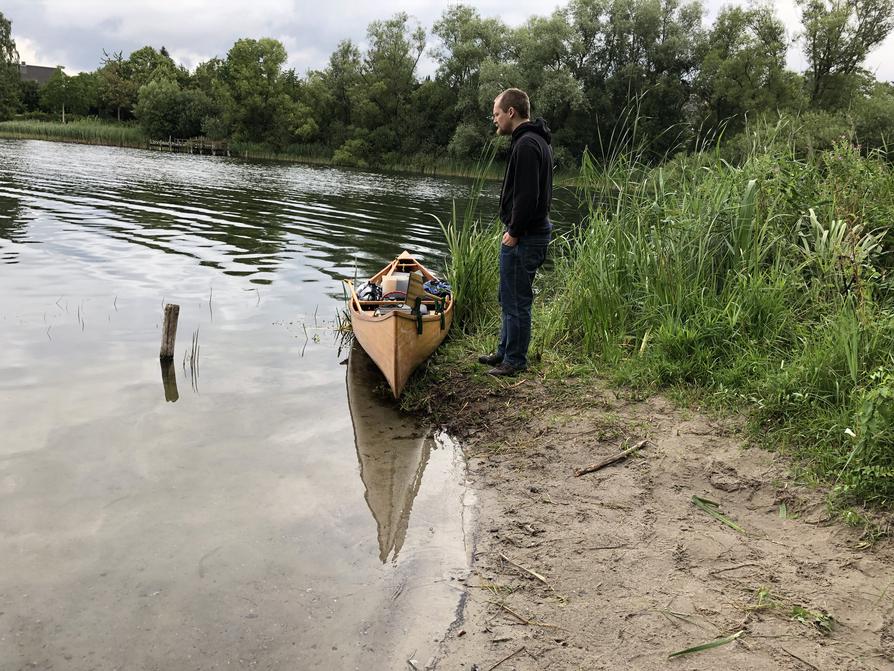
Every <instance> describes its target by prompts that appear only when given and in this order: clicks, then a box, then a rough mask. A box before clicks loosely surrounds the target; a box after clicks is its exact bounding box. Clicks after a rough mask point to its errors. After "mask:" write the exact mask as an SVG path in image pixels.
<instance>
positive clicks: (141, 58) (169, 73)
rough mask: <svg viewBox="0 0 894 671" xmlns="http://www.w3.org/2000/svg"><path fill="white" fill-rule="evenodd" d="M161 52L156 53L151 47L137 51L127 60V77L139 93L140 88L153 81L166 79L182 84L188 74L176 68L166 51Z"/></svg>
mask: <svg viewBox="0 0 894 671" xmlns="http://www.w3.org/2000/svg"><path fill="white" fill-rule="evenodd" d="M162 49H163V52H161V51H156V50H155V49H153V48H152V47H148V46H147V47H143V48H142V49H137V50H136V51H134V52H133V53H131V54H130V56H128V58H127V65H128V67H127V72H128V77H129V78H130V80H131V81H132V82H133V85H134V86H135V87H136V89H137V91H139V89H140V87H141V86H143V85H145V84H148V83H149V82H150V81H152V80H153V79H168V80H170V81H174V82H177V83H178V84H181V85H182V84H184V83H185V82H186V80H187V79H188V77H189V73H187V72H185V71H184V70H183V69H182V68H178V67H177V64H176V63H174V60H173V59H172V58H171V57H170V56H169V55H168V53H167V49H165V48H164V47H162Z"/></svg>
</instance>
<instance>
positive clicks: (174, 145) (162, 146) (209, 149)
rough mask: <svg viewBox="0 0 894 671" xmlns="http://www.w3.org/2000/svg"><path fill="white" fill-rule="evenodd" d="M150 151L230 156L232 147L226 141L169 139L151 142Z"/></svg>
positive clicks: (201, 138) (202, 138) (195, 138)
mask: <svg viewBox="0 0 894 671" xmlns="http://www.w3.org/2000/svg"><path fill="white" fill-rule="evenodd" d="M149 149H152V150H153V151H170V152H177V153H180V154H210V155H211V156H229V155H230V145H229V143H227V142H226V141H224V140H209V139H207V138H204V137H194V138H189V139H187V140H182V139H178V138H168V139H167V140H149Z"/></svg>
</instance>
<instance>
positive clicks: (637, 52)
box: [0, 0, 894, 169]
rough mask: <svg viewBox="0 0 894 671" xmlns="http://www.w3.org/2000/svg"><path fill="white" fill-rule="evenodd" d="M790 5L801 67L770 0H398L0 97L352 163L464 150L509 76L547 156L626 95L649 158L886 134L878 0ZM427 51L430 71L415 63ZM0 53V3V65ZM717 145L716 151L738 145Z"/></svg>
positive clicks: (561, 150)
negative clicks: (184, 56)
mask: <svg viewBox="0 0 894 671" xmlns="http://www.w3.org/2000/svg"><path fill="white" fill-rule="evenodd" d="M799 5H800V7H801V11H802V30H800V31H799V32H798V35H797V39H798V40H800V44H801V47H802V49H803V51H804V53H805V55H806V57H807V60H808V67H807V69H806V71H805V72H804V73H796V72H792V71H790V70H788V69H787V68H786V65H785V63H786V55H787V52H788V49H789V48H790V45H791V43H792V36H791V35H787V34H786V31H785V28H784V26H783V24H782V23H781V21H780V19H779V18H778V17H777V16H776V14H775V12H774V10H773V7H772V5H769V4H763V5H761V4H756V5H749V6H748V7H747V8H745V7H732V6H730V7H726V8H724V9H722V10H721V11H720V12H719V14H718V15H717V16H716V18H715V19H714V21H713V23H712V24H711V25H709V26H708V25H705V22H704V19H703V17H704V10H703V8H702V6H701V4H699V2H698V1H697V0H569V2H568V4H567V5H566V6H564V7H560V8H559V9H557V10H555V11H554V12H553V13H552V14H550V15H549V16H545V17H543V16H534V17H531V18H530V19H529V20H528V21H527V22H525V23H524V24H523V25H520V26H517V27H511V26H508V25H506V24H504V23H503V22H502V21H501V20H500V19H498V18H488V17H482V16H481V15H480V14H479V12H478V11H477V10H476V9H474V8H473V7H471V6H468V5H453V6H450V7H448V8H447V9H445V10H444V12H443V14H442V15H441V16H440V18H439V19H438V20H437V21H435V23H434V25H433V26H432V27H431V30H430V32H429V33H427V31H426V29H425V28H423V27H422V26H420V25H418V24H417V23H416V22H414V20H412V19H411V18H410V17H409V16H408V15H407V14H406V13H398V14H396V15H394V16H393V17H391V18H389V19H385V20H379V21H373V22H372V23H370V25H369V27H368V30H367V35H366V48H365V50H361V49H360V48H359V47H358V46H357V45H356V44H355V43H353V42H352V41H350V40H345V41H343V42H342V43H341V44H339V45H338V47H337V48H336V49H335V51H334V52H333V53H332V55H331V57H330V59H329V62H328V64H327V65H326V66H325V67H323V68H322V69H320V70H316V71H310V72H307V73H306V74H305V75H304V76H299V75H298V74H296V73H295V72H294V71H293V70H290V69H288V68H287V66H286V63H287V60H288V55H287V53H286V50H285V48H284V47H283V45H282V44H281V43H280V42H279V41H277V40H274V39H270V38H262V39H240V40H238V41H237V42H236V43H235V44H234V45H233V47H232V48H231V49H230V50H229V52H228V53H227V54H226V55H225V57H223V58H213V59H211V60H209V61H207V62H204V63H201V64H200V65H198V66H197V67H196V69H195V71H194V72H189V71H187V70H186V69H185V68H183V67H181V66H178V65H177V64H176V63H175V62H174V61H173V60H172V59H171V57H170V55H169V54H168V53H167V51H166V50H165V49H164V47H162V48H161V49H160V50H156V49H154V48H152V47H148V46H147V47H143V48H142V49H139V50H137V51H134V52H133V53H131V54H130V55H129V56H127V57H125V56H124V55H123V54H122V53H121V52H113V53H111V54H109V53H106V52H103V58H102V64H101V66H100V67H99V68H98V69H97V70H96V71H95V72H91V73H82V74H80V75H78V76H76V77H67V76H65V75H64V74H62V73H61V71H60V73H59V74H58V76H57V77H54V79H53V81H52V82H51V83H50V85H48V86H46V87H45V89H44V90H43V91H41V92H40V93H39V94H37V93H36V91H35V90H34V87H33V86H25V85H21V86H18V87H17V90H16V91H12V93H14V94H15V95H12V93H10V94H7V95H2V94H3V91H4V90H10V91H11V89H10V87H12V88H13V89H16V86H15V85H14V82H13V83H10V81H7V80H8V78H7V79H6V80H4V79H3V77H2V76H0V100H3V101H4V102H5V108H6V114H7V115H8V114H9V113H10V111H11V110H12V108H13V107H16V106H17V107H18V110H19V111H20V113H24V114H26V115H32V116H33V115H38V114H39V113H41V112H42V113H44V114H51V115H57V118H60V119H61V117H62V114H63V110H64V111H65V113H66V114H67V115H69V116H72V115H74V116H84V115H92V116H98V117H100V118H107V119H116V120H119V121H128V120H134V119H136V120H137V121H138V122H139V123H140V125H141V126H142V127H143V130H144V131H145V133H146V134H147V135H149V136H150V137H161V138H165V137H168V136H175V137H178V136H179V137H182V136H191V135H198V134H204V135H207V136H209V137H212V138H214V139H223V138H227V139H230V140H231V141H232V142H233V143H235V144H236V145H241V146H251V147H253V148H254V150H261V151H264V152H269V153H271V154H272V153H291V154H298V155H305V156H312V157H315V158H318V159H328V160H333V161H335V162H337V163H342V164H348V165H355V166H361V167H363V166H371V165H395V164H402V165H419V166H424V165H426V164H432V163H438V162H443V161H445V160H446V161H470V160H472V161H474V160H475V159H476V158H477V157H478V156H479V155H480V153H481V151H482V149H483V148H484V147H485V145H486V143H487V141H488V138H489V137H490V136H492V135H493V127H492V124H491V123H490V121H489V119H488V115H489V112H490V109H491V105H492V101H493V97H494V96H495V94H497V93H498V92H499V91H501V90H502V89H503V88H506V87H508V86H518V87H521V88H523V89H525V90H527V91H528V92H529V93H530V94H531V98H532V100H533V102H534V113H535V114H536V115H540V116H544V117H545V118H546V119H547V120H548V122H549V124H550V126H551V127H552V128H553V131H554V148H555V151H556V160H557V163H558V165H559V167H560V169H562V168H564V169H576V167H577V165H578V164H579V161H580V158H581V157H582V156H583V155H584V152H585V150H586V148H587V147H588V146H589V147H591V148H592V147H595V146H596V145H597V143H598V141H599V138H600V137H608V136H609V135H610V134H611V132H612V130H613V129H615V128H618V127H619V126H620V125H621V124H622V123H623V118H622V115H623V110H625V109H626V108H627V107H628V105H629V103H630V102H631V101H634V100H635V101H637V105H638V110H637V118H638V127H637V137H638V138H640V140H641V141H642V143H643V144H642V146H643V148H644V150H645V153H644V154H643V157H644V158H645V159H646V160H648V161H649V162H655V161H656V160H661V159H663V158H665V157H666V156H667V155H668V154H669V153H670V152H671V150H673V151H677V150H680V149H683V150H689V151H691V150H693V149H697V148H698V147H697V146H696V143H697V142H701V143H705V142H709V143H713V142H715V141H716V140H717V139H718V138H719V137H722V136H725V137H726V138H727V140H728V139H729V138H730V136H733V135H737V134H741V131H742V129H743V128H744V127H745V124H746V121H747V120H748V119H755V118H764V119H770V120H772V119H774V118H778V116H779V115H780V114H798V115H800V118H801V119H802V121H803V123H802V124H801V125H800V131H799V135H798V136H797V138H796V140H797V143H796V149H797V151H798V152H799V155H803V154H805V153H809V152H811V151H816V150H825V149H828V148H830V147H831V146H832V144H833V142H834V141H836V140H837V139H838V138H839V137H840V136H841V135H842V134H845V135H849V136H850V137H852V138H855V139H856V140H857V142H859V143H860V144H861V145H862V147H863V149H864V150H868V149H871V148H877V147H882V146H885V144H886V142H887V140H888V139H889V138H890V133H891V130H892V126H894V121H892V119H894V114H892V112H894V90H892V87H891V86H890V85H889V84H885V83H878V82H875V81H874V78H873V76H872V75H871V74H870V73H868V72H867V71H865V70H864V69H863V63H864V62H865V59H866V57H867V55H868V54H869V53H870V52H871V50H872V49H873V48H875V47H876V46H878V45H879V44H880V43H881V41H882V40H883V39H884V38H885V37H886V36H887V35H888V34H889V33H890V31H891V29H892V25H894V0H799ZM426 52H427V53H428V54H429V55H430V56H431V57H432V58H433V59H434V60H435V62H436V65H437V70H436V72H435V74H434V76H433V77H426V78H421V77H420V74H419V68H418V65H419V61H420V58H421V57H422V56H423V54H425V53H426ZM16 60H17V57H16V56H15V45H14V44H13V43H12V42H11V38H10V37H9V22H8V21H6V20H5V19H2V17H0V66H3V64H4V63H5V64H7V65H8V64H11V63H15V62H16ZM5 72H6V74H9V72H12V70H10V69H9V68H8V67H7V69H6V70H5ZM2 74H3V73H0V75H2ZM3 87H6V89H4V88H3ZM3 113H4V107H3V106H2V105H0V114H3ZM724 146H726V147H727V148H728V151H729V152H730V154H729V156H730V157H731V158H737V157H740V156H742V155H743V152H744V151H745V150H746V149H747V147H744V146H742V144H741V141H740V142H739V143H736V142H729V141H727V142H725V143H724Z"/></svg>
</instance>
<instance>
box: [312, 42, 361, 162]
mask: <svg viewBox="0 0 894 671" xmlns="http://www.w3.org/2000/svg"><path fill="white" fill-rule="evenodd" d="M361 68H362V58H361V55H360V50H359V49H358V48H357V46H356V45H355V44H354V43H353V42H351V41H350V40H344V41H342V42H341V43H339V45H338V47H337V48H336V49H335V51H334V52H333V53H332V55H331V56H330V57H329V64H328V65H327V66H326V68H325V69H323V70H322V71H312V72H310V73H308V76H307V81H306V82H305V85H304V87H303V88H302V90H301V94H300V96H299V98H300V101H301V104H302V105H303V106H304V108H305V109H307V110H310V113H311V116H312V118H313V121H314V123H315V124H316V126H317V136H318V137H325V138H327V141H328V143H329V145H330V146H333V147H339V146H341V145H342V144H343V143H344V142H345V141H346V140H347V139H348V138H349V136H350V134H351V129H352V126H353V121H354V117H355V111H354V105H353V104H352V96H353V95H354V91H355V90H356V89H357V87H359V86H360V84H361V78H362V75H361Z"/></svg>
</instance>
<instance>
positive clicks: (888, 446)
mask: <svg viewBox="0 0 894 671" xmlns="http://www.w3.org/2000/svg"><path fill="white" fill-rule="evenodd" d="M755 135H756V137H755V139H754V142H753V144H752V145H751V148H750V150H749V152H748V153H747V155H745V157H744V158H743V160H742V161H741V163H739V164H737V165H733V164H730V163H729V162H727V161H725V160H723V159H722V158H721V154H720V153H719V152H718V151H717V150H716V148H715V149H711V150H707V149H702V150H699V151H696V152H694V153H690V154H685V155H680V156H678V157H676V158H674V159H672V160H669V161H666V162H664V163H663V164H661V165H660V166H657V167H654V166H653V165H651V164H649V163H647V162H646V161H645V160H644V159H643V157H642V155H641V154H640V153H638V151H637V148H636V143H635V133H633V132H631V133H626V134H625V133H623V132H621V133H619V134H618V135H617V136H616V138H617V141H618V142H620V144H621V146H620V147H615V148H611V149H609V150H608V151H605V150H604V151H603V156H602V158H601V160H597V159H594V158H593V157H592V156H589V155H587V156H585V157H584V161H583V165H582V169H581V177H580V181H579V184H580V195H581V198H582V200H583V201H584V202H585V203H586V204H587V206H588V208H589V215H588V216H587V218H586V220H585V221H584V222H583V223H582V225H581V226H580V227H578V228H576V229H575V230H574V231H572V232H571V233H569V234H568V235H567V236H565V237H564V238H562V239H560V240H559V241H557V244H556V245H555V246H554V251H553V256H554V258H555V273H554V275H553V277H552V282H551V284H550V300H549V301H547V302H546V304H545V305H544V307H543V308H542V309H541V310H540V312H539V314H538V315H537V317H536V318H535V325H536V326H537V327H538V328H537V333H536V335H535V347H537V348H540V349H547V348H549V349H564V350H565V351H566V352H569V353H573V356H584V357H597V358H601V359H602V360H604V361H607V362H612V363H615V364H617V368H616V370H618V371H620V372H621V374H622V375H623V376H624V378H625V379H626V380H627V381H628V382H634V383H637V384H650V385H658V386H661V385H681V384H694V385H698V386H701V387H704V388H707V389H710V390H712V391H713V392H714V393H715V394H717V395H719V397H720V398H722V399H725V400H726V401H728V402H733V403H745V404H747V405H748V406H749V407H750V408H752V410H753V415H752V416H753V418H754V420H755V422H756V426H760V427H761V430H760V433H761V435H763V436H766V435H767V430H768V429H770V430H771V431H770V434H771V435H772V436H773V439H774V440H776V441H777V442H778V443H786V444H789V445H790V446H791V447H792V449H793V451H794V453H796V454H797V455H799V456H800V457H801V458H802V459H803V461H804V463H805V464H807V465H808V467H809V468H810V469H811V470H812V471H813V472H814V473H816V474H817V475H818V476H819V477H821V478H832V477H833V476H834V479H836V480H837V481H838V483H839V485H838V486H839V490H840V491H841V492H846V493H847V494H849V495H853V496H855V497H856V498H857V499H859V500H862V501H867V500H874V501H894V477H892V474H894V444H892V443H891V436H892V435H894V424H885V422H894V418H892V417H891V415H890V414H889V415H886V414H884V413H878V412H876V413H875V414H873V415H872V417H873V421H872V422H869V421H868V420H865V421H863V420H861V419H860V418H861V414H860V413H861V410H860V408H861V407H864V406H866V407H868V406H869V405H872V404H873V403H874V404H875V405H872V407H877V406H879V405H880V403H881V401H879V400H877V399H884V398H887V396H886V394H887V393H888V392H887V391H885V390H886V389H888V387H887V386H885V385H890V384H891V383H890V380H891V378H890V376H887V377H886V376H885V375H884V374H883V373H882V372H880V371H884V370H890V367H891V366H892V365H894V354H892V352H894V317H892V315H894V290H892V283H891V260H890V257H891V251H892V246H891V240H892V237H891V236H890V234H889V233H887V232H886V230H885V229H887V228H888V227H889V226H890V222H891V221H894V169H892V167H891V165H890V164H889V163H887V162H886V161H885V160H883V157H881V156H869V157H862V156H860V154H859V152H858V151H857V150H856V149H855V148H853V147H851V146H850V145H849V144H848V143H847V142H845V141H842V142H841V143H839V145H837V146H836V147H835V148H834V149H833V150H832V151H830V152H824V153H820V154H817V155H815V156H811V157H799V156H798V155H796V153H795V152H794V150H793V147H792V144H791V143H790V142H789V141H788V139H787V137H789V136H788V135H787V134H786V132H785V129H784V128H781V127H780V126H779V124H777V125H776V126H775V127H773V128H763V129H759V133H755ZM758 135H759V137H758ZM891 393H894V390H892V391H891ZM867 399H869V400H867ZM873 399H876V400H873ZM867 412H868V411H864V412H863V414H864V415H865V414H866V413H867ZM861 421H862V423H861ZM870 424H871V427H872V428H868V429H863V430H864V435H862V436H860V440H861V441H862V442H861V443H860V445H861V447H860V449H859V450H855V448H854V446H853V444H852V441H853V439H852V438H851V437H850V433H848V432H846V429H849V430H850V432H855V433H856V434H857V435H860V434H859V432H858V429H857V428H854V427H860V426H870ZM866 431H871V432H873V433H874V435H873V436H870V437H867V436H866V435H865V432H866ZM869 455H872V457H871V460H870V461H866V460H867V459H869V458H870V457H869ZM885 455H887V456H885Z"/></svg>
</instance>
